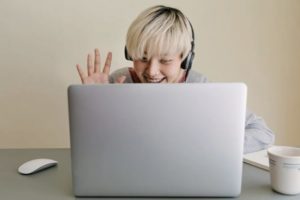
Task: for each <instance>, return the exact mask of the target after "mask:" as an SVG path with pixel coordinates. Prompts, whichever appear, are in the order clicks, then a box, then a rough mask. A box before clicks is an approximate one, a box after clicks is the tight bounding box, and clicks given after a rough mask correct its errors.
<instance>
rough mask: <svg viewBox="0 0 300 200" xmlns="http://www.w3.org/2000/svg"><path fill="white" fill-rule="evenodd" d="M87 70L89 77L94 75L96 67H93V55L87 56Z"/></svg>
mask: <svg viewBox="0 0 300 200" xmlns="http://www.w3.org/2000/svg"><path fill="white" fill-rule="evenodd" d="M87 68H88V75H89V76H90V75H92V74H93V73H94V71H95V70H94V65H93V59H92V55H91V54H88V56H87Z"/></svg>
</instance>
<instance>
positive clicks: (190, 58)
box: [125, 6, 195, 72]
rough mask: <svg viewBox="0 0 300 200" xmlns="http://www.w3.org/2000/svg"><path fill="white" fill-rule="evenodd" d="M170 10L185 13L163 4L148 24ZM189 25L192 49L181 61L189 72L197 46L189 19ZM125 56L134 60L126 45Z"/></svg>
mask: <svg viewBox="0 0 300 200" xmlns="http://www.w3.org/2000/svg"><path fill="white" fill-rule="evenodd" d="M170 11H175V12H177V13H178V14H180V15H183V14H182V12H181V11H179V10H178V9H176V8H171V7H166V6H161V8H160V9H159V10H157V11H156V14H155V15H154V17H153V18H152V20H150V22H149V23H148V24H150V23H151V22H152V21H154V20H155V18H157V17H159V16H160V15H162V14H163V13H165V12H170ZM188 22H189V25H190V27H191V30H192V39H193V40H192V41H191V50H190V51H189V53H188V55H187V56H186V57H185V59H184V60H183V61H182V62H181V68H182V69H184V70H186V71H187V72H189V70H190V69H191V68H192V64H193V59H194V56H195V52H194V48H195V43H194V40H195V35H194V29H193V26H192V24H191V22H190V21H189V20H188ZM125 58H126V60H131V61H133V59H132V58H131V57H130V55H129V54H128V51H127V47H126V46H125Z"/></svg>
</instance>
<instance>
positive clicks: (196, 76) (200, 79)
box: [186, 70, 208, 83]
mask: <svg viewBox="0 0 300 200" xmlns="http://www.w3.org/2000/svg"><path fill="white" fill-rule="evenodd" d="M186 82H187V83H207V82H208V79H207V77H206V76H204V75H203V74H200V73H198V72H196V71H193V70H190V71H189V75H188V77H187V80H186Z"/></svg>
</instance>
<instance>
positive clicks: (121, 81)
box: [115, 76, 126, 83]
mask: <svg viewBox="0 0 300 200" xmlns="http://www.w3.org/2000/svg"><path fill="white" fill-rule="evenodd" d="M125 80H126V76H120V77H118V78H117V80H116V81H115V83H124V82H125Z"/></svg>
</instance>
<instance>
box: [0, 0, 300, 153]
mask: <svg viewBox="0 0 300 200" xmlns="http://www.w3.org/2000/svg"><path fill="white" fill-rule="evenodd" d="M157 4H165V5H168V6H173V7H177V8H179V9H180V10H182V11H183V12H184V13H185V14H186V15H187V16H188V17H189V19H190V21H191V22H192V24H193V27H194V29H195V36H196V41H195V44H196V50H195V51H196V58H195V61H194V64H193V69H194V70H196V71H198V72H200V73H203V74H204V75H206V76H207V77H208V78H209V80H210V81H214V82H239V81H241V82H245V83H246V84H247V85H248V109H249V110H251V111H254V112H255V113H256V114H257V115H259V116H262V117H263V118H264V119H265V121H266V122H267V124H268V126H269V127H270V128H271V129H272V130H273V131H274V132H275V134H276V144H280V145H299V144H300V130H299V119H300V90H299V86H300V79H299V78H298V76H299V75H300V1H299V0H251V1H250V0H226V1H225V0H170V1H164V0H159V1H156V0H151V1H150V0H148V1H145V0H122V1H121V0H120V1H118V0H78V1H74V0H51V1H40V0H27V1H22V0H1V2H0V25H1V28H0V70H1V72H0V148H64V147H69V126H68V107H67V87H68V85H70V84H80V79H79V77H78V75H77V71H76V69H75V64H77V63H78V64H81V65H82V66H84V67H85V66H86V65H85V63H86V56H87V54H88V53H92V52H93V50H94V48H96V47H98V48H99V49H100V51H101V53H102V58H103V60H104V57H105V56H106V54H107V52H108V51H112V53H113V63H112V65H113V67H112V70H115V69H118V68H121V67H125V66H131V63H130V62H128V61H126V60H125V58H124V44H125V36H126V32H127V28H128V27H129V25H130V23H131V22H132V21H133V20H134V18H135V17H136V16H137V15H138V14H139V13H140V12H141V11H143V10H144V9H146V8H148V7H150V6H153V5H157Z"/></svg>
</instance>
